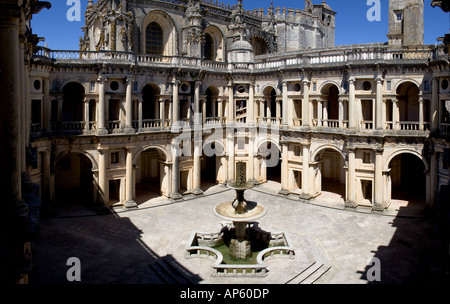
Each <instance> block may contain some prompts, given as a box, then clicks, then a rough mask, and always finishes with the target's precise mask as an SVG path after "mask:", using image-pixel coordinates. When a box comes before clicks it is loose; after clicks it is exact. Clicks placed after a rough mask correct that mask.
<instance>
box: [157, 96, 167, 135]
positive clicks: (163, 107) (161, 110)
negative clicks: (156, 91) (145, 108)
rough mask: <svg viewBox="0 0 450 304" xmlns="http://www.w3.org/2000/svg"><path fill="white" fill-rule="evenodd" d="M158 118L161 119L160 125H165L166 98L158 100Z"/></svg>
mask: <svg viewBox="0 0 450 304" xmlns="http://www.w3.org/2000/svg"><path fill="white" fill-rule="evenodd" d="M159 119H160V120H161V127H162V128H164V127H165V125H166V100H165V99H164V98H161V99H160V100H159Z"/></svg>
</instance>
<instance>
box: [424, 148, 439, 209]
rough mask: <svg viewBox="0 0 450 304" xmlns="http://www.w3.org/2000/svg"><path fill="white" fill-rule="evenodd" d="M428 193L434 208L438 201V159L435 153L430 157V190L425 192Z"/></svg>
mask: <svg viewBox="0 0 450 304" xmlns="http://www.w3.org/2000/svg"><path fill="white" fill-rule="evenodd" d="M427 192H428V193H430V201H429V203H430V204H431V206H432V207H433V206H435V205H436V203H437V201H438V193H439V184H438V158H437V153H436V152H434V153H433V154H432V155H431V160H430V188H429V189H428V191H427Z"/></svg>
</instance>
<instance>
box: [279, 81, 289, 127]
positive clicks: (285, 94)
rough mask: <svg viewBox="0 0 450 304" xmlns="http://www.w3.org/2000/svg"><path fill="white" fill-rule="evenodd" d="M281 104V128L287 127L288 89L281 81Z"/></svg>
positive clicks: (284, 82)
mask: <svg viewBox="0 0 450 304" xmlns="http://www.w3.org/2000/svg"><path fill="white" fill-rule="evenodd" d="M282 94H283V104H282V121H281V124H282V125H283V126H287V125H288V102H289V101H288V88H287V82H286V81H283V92H282Z"/></svg>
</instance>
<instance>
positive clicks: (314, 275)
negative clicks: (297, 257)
mask: <svg viewBox="0 0 450 304" xmlns="http://www.w3.org/2000/svg"><path fill="white" fill-rule="evenodd" d="M329 269H330V266H327V265H324V264H322V263H317V262H313V263H311V264H306V265H304V266H302V267H301V268H300V269H299V270H298V271H297V272H298V273H297V275H296V276H294V277H293V278H291V279H289V280H288V281H286V282H285V284H313V283H314V282H316V281H317V280H318V279H319V278H320V277H321V276H322V275H323V274H324V273H326V272H327V271H328V270H329Z"/></svg>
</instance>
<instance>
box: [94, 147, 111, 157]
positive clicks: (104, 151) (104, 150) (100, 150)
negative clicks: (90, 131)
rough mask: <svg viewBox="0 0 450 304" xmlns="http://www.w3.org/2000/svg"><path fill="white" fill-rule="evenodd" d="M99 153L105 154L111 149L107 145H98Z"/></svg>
mask: <svg viewBox="0 0 450 304" xmlns="http://www.w3.org/2000/svg"><path fill="white" fill-rule="evenodd" d="M97 151H98V153H100V155H104V154H105V153H107V152H108V151H109V150H108V148H106V147H98V148H97Z"/></svg>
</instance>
